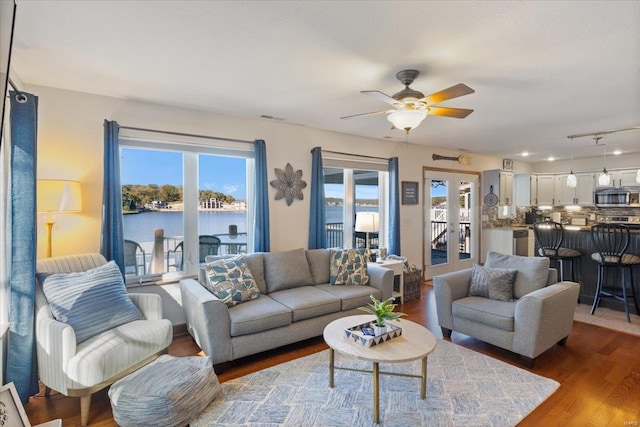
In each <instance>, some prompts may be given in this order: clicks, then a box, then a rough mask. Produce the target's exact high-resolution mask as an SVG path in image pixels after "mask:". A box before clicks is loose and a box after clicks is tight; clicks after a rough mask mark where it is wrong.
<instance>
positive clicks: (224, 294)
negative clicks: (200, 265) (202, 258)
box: [204, 257, 260, 307]
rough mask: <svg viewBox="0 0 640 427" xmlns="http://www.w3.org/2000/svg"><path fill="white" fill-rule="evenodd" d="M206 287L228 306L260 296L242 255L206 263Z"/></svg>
mask: <svg viewBox="0 0 640 427" xmlns="http://www.w3.org/2000/svg"><path fill="white" fill-rule="evenodd" d="M204 270H205V273H206V279H207V280H206V282H205V283H204V287H205V288H207V289H208V290H209V291H210V292H211V293H212V294H214V295H215V296H216V297H218V298H219V299H220V300H221V301H222V302H223V303H225V304H226V305H227V307H233V306H234V305H236V304H240V303H243V302H245V301H249V300H252V299H256V298H258V297H259V296H260V290H259V289H258V286H257V285H256V281H255V280H254V279H253V275H252V274H251V270H249V267H247V264H246V263H245V261H244V259H243V258H242V257H236V258H231V259H220V260H217V261H213V262H211V263H208V264H205V266H204Z"/></svg>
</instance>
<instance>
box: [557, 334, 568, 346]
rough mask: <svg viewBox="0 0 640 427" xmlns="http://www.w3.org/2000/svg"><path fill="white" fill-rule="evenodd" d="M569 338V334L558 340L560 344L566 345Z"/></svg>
mask: <svg viewBox="0 0 640 427" xmlns="http://www.w3.org/2000/svg"><path fill="white" fill-rule="evenodd" d="M567 338H569V337H568V336H566V337H564V338H562V339H561V340H560V341H558V345H565V344H566V343H567Z"/></svg>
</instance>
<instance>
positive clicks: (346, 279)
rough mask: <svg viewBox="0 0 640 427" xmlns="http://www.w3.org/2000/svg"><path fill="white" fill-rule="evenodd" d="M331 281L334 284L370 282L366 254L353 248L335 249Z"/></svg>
mask: <svg viewBox="0 0 640 427" xmlns="http://www.w3.org/2000/svg"><path fill="white" fill-rule="evenodd" d="M329 283H330V284H332V285H366V284H367V283H369V276H368V275H367V260H366V258H365V256H364V254H363V253H362V252H360V251H358V250H353V249H344V250H337V251H333V252H332V254H331V265H330V270H329Z"/></svg>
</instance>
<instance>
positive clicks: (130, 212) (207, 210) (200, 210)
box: [122, 208, 247, 215]
mask: <svg viewBox="0 0 640 427" xmlns="http://www.w3.org/2000/svg"><path fill="white" fill-rule="evenodd" d="M183 211H184V209H182V208H169V209H139V210H135V211H122V213H123V215H137V214H143V213H148V212H160V213H172V212H183ZM246 211H247V210H246V209H224V208H222V209H219V208H218V209H203V208H199V209H198V212H246Z"/></svg>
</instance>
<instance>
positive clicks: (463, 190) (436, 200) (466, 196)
mask: <svg viewBox="0 0 640 427" xmlns="http://www.w3.org/2000/svg"><path fill="white" fill-rule="evenodd" d="M478 182H479V175H476V174H470V173H458V172H451V171H442V170H435V169H425V170H424V185H423V188H424V197H423V198H422V200H424V206H423V212H424V219H423V222H424V244H423V245H424V260H423V265H424V273H425V279H431V278H432V277H433V276H437V275H439V274H444V273H449V272H452V271H458V270H462V269H465V268H470V267H471V266H472V265H473V263H477V262H478V253H479V248H480V246H479V243H480V242H479V238H478V237H479V236H480V226H479V224H480V203H479V197H478V194H479V193H478Z"/></svg>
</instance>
